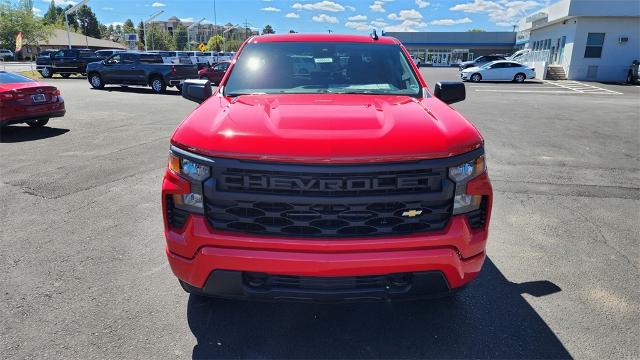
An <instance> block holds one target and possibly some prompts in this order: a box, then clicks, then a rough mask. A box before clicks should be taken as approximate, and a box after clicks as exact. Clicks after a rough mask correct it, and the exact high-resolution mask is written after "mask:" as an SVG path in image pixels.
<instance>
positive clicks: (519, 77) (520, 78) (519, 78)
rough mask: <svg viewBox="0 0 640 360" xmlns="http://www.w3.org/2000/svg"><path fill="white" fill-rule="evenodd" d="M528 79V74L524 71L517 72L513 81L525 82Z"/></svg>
mask: <svg viewBox="0 0 640 360" xmlns="http://www.w3.org/2000/svg"><path fill="white" fill-rule="evenodd" d="M526 79H527V75H525V74H523V73H517V74H516V76H514V77H513V81H515V82H517V83H523V82H524V81H525V80H526Z"/></svg>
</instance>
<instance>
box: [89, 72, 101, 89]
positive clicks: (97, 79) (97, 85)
mask: <svg viewBox="0 0 640 360" xmlns="http://www.w3.org/2000/svg"><path fill="white" fill-rule="evenodd" d="M89 83H90V84H91V87H93V88H94V89H103V88H104V80H102V77H101V76H100V74H90V75H89Z"/></svg>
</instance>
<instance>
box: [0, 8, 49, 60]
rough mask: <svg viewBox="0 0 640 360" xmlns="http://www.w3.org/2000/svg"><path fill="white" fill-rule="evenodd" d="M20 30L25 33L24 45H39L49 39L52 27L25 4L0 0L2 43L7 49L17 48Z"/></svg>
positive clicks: (0, 35) (0, 42) (0, 37)
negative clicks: (25, 6)
mask: <svg viewBox="0 0 640 360" xmlns="http://www.w3.org/2000/svg"><path fill="white" fill-rule="evenodd" d="M19 32H22V34H23V40H22V43H23V45H36V46H37V45H38V44H40V43H41V42H44V41H45V40H47V39H49V37H50V36H51V27H50V26H47V25H46V24H45V23H44V21H43V20H42V19H40V18H38V17H35V16H34V15H33V13H32V12H31V11H30V10H28V9H25V8H24V6H20V5H16V4H13V3H11V2H9V1H0V44H3V46H4V47H6V48H7V49H15V47H16V35H17V34H18V33H19Z"/></svg>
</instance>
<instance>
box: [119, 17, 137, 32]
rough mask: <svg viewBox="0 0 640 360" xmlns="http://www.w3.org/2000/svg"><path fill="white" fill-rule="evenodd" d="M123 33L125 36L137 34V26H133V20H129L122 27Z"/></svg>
mask: <svg viewBox="0 0 640 360" xmlns="http://www.w3.org/2000/svg"><path fill="white" fill-rule="evenodd" d="M122 31H123V32H124V33H125V34H133V33H135V32H136V26H135V25H133V21H131V19H127V20H125V21H124V25H122Z"/></svg>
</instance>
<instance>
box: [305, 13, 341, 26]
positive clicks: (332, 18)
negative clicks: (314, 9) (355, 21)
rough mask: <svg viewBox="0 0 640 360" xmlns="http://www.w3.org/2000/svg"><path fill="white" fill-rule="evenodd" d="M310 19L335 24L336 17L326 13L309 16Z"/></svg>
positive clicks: (336, 21)
mask: <svg viewBox="0 0 640 360" xmlns="http://www.w3.org/2000/svg"><path fill="white" fill-rule="evenodd" d="M311 20H313V21H315V22H320V23H329V24H337V23H338V18H337V17H335V16H329V15H327V14H320V15H316V16H314V17H312V18H311Z"/></svg>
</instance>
